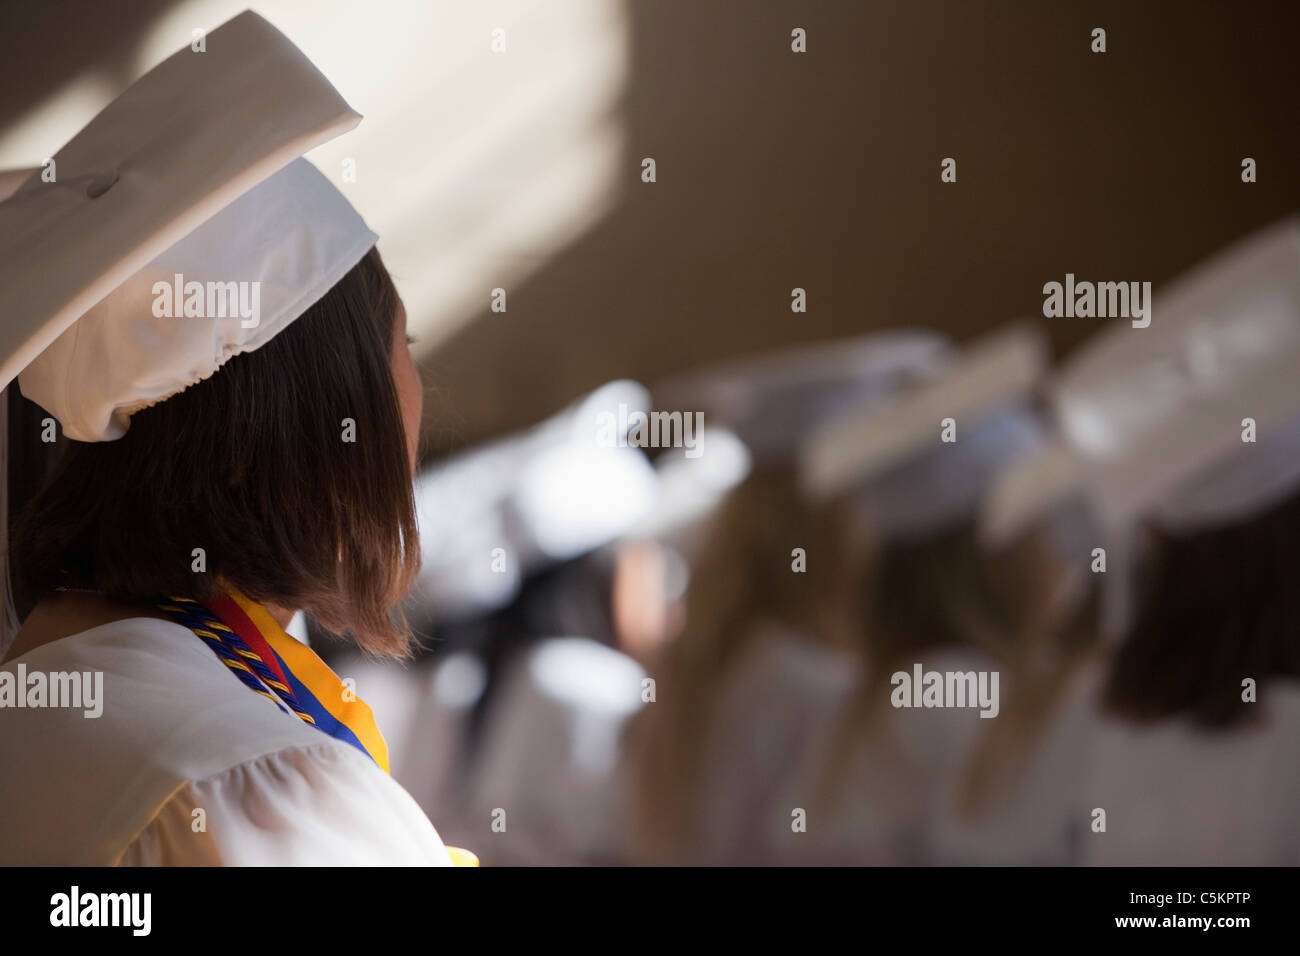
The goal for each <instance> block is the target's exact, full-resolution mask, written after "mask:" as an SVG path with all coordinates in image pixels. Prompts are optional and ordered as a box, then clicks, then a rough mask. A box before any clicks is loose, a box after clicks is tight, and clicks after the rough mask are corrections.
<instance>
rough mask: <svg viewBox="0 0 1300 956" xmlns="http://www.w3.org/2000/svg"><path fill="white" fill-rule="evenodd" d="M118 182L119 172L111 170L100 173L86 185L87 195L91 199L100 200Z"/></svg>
mask: <svg viewBox="0 0 1300 956" xmlns="http://www.w3.org/2000/svg"><path fill="white" fill-rule="evenodd" d="M116 182H117V170H115V169H110V170H109V171H108V172H105V173H99V174H98V175H96V176H94V177H93V178H92V179H91V180H90V182H88V183H87V184H86V195H87V196H88V197H89V198H91V199H98V198H99V197H100V196H102V195H104V193H106V192H108V191H109V190H110V189H112V188H113V184H114V183H116Z"/></svg>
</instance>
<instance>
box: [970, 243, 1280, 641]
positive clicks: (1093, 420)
mask: <svg viewBox="0 0 1300 956" xmlns="http://www.w3.org/2000/svg"><path fill="white" fill-rule="evenodd" d="M1151 314H1152V321H1151V324H1150V326H1148V327H1147V328H1136V329H1135V328H1133V327H1131V326H1130V325H1128V324H1127V323H1125V324H1123V325H1116V326H1114V327H1111V328H1108V329H1106V330H1105V331H1104V332H1102V333H1101V334H1099V335H1098V336H1097V337H1096V338H1094V339H1093V340H1092V341H1090V342H1089V343H1087V344H1086V345H1085V346H1084V347H1083V348H1081V349H1080V350H1079V352H1078V353H1077V354H1076V355H1075V356H1073V357H1072V358H1071V359H1070V361H1069V362H1067V363H1066V365H1065V366H1064V367H1063V368H1062V369H1061V371H1060V373H1059V374H1058V376H1057V377H1056V380H1055V381H1054V382H1053V383H1052V385H1051V386H1050V387H1049V389H1048V392H1049V396H1050V399H1051V402H1052V405H1053V407H1054V410H1055V412H1056V417H1057V418H1058V420H1059V424H1060V432H1061V441H1060V442H1059V444H1057V445H1056V446H1054V447H1052V448H1051V449H1049V450H1046V451H1043V452H1041V453H1040V454H1038V455H1036V456H1033V457H1029V458H1026V459H1024V460H1022V461H1019V462H1016V463H1015V464H1014V465H1013V466H1012V467H1011V468H1009V469H1008V471H1007V473H1006V474H1005V475H1004V476H1003V477H1002V478H1001V479H1000V480H999V482H998V486H997V488H995V490H994V491H993V493H992V494H991V495H990V497H989V500H988V502H987V506H986V511H985V514H984V525H985V528H986V531H987V533H988V534H989V536H990V537H991V538H995V539H1006V538H1008V537H1010V536H1012V535H1015V534H1017V533H1019V531H1021V530H1023V529H1024V528H1025V527H1026V526H1028V525H1029V524H1031V523H1032V522H1033V521H1035V520H1037V519H1038V518H1039V517H1041V516H1042V515H1043V514H1044V513H1045V512H1047V511H1048V510H1050V509H1051V508H1053V507H1055V506H1056V505H1058V504H1060V503H1062V502H1064V501H1066V500H1068V499H1069V498H1071V497H1081V498H1083V499H1084V500H1086V501H1087V503H1088V505H1089V507H1090V508H1091V510H1092V511H1093V513H1094V515H1095V517H1096V519H1097V520H1098V521H1099V522H1100V524H1101V527H1102V529H1103V532H1104V534H1105V536H1106V542H1105V543H1106V545H1107V551H1108V554H1107V557H1108V571H1107V575H1106V578H1107V589H1106V594H1105V599H1106V604H1105V606H1104V608H1103V610H1104V614H1105V617H1106V621H1105V622H1104V624H1105V627H1106V629H1107V631H1108V633H1110V634H1112V635H1114V634H1117V633H1118V632H1119V631H1120V630H1121V629H1122V628H1123V627H1125V626H1126V624H1127V620H1128V615H1129V608H1128V603H1129V601H1128V588H1129V586H1130V583H1131V582H1129V581H1128V578H1129V576H1130V574H1131V571H1132V568H1131V567H1130V564H1131V560H1130V559H1131V556H1132V550H1133V546H1134V542H1133V538H1134V534H1135V532H1136V530H1137V528H1138V527H1139V526H1140V524H1141V523H1143V522H1144V521H1148V520H1153V521H1155V522H1156V523H1158V524H1161V525H1162V526H1165V527H1169V528H1176V529H1180V530H1190V529H1194V528H1197V527H1206V526H1209V525H1212V524H1216V523H1221V522H1225V521H1236V520H1241V519H1243V518H1247V517H1250V516H1251V515H1252V514H1256V513H1259V512H1260V511H1262V510H1266V509H1267V508H1269V507H1271V506H1272V505H1274V504H1276V503H1277V502H1278V501H1280V500H1282V499H1283V498H1284V497H1285V496H1286V495H1287V494H1290V493H1294V491H1295V490H1296V489H1297V488H1300V455H1297V454H1296V450H1297V446H1298V445H1300V389H1297V388H1296V386H1295V380H1296V376H1297V375H1298V374H1300V220H1296V219H1289V220H1285V221H1283V222H1281V223H1278V224H1275V225H1273V226H1271V227H1269V228H1267V229H1264V230H1261V231H1260V232H1257V233H1254V234H1252V235H1250V236H1248V237H1246V238H1245V239H1244V240H1242V241H1240V242H1238V243H1235V244H1233V245H1232V246H1230V247H1229V248H1228V249H1227V250H1225V251H1223V252H1222V253H1220V254H1218V255H1216V256H1214V257H1213V258H1211V259H1210V260H1209V261H1207V262H1205V263H1202V264H1201V265H1199V266H1197V267H1196V268H1195V269H1193V270H1192V271H1190V272H1189V273H1187V274H1186V275H1185V276H1183V277H1180V278H1179V279H1178V280H1177V281H1176V282H1174V283H1173V284H1172V285H1170V286H1169V287H1168V288H1167V289H1164V290H1161V292H1160V293H1159V294H1157V295H1156V296H1155V299H1154V302H1153V307H1152V312H1151ZM1246 418H1250V419H1253V420H1254V421H1255V423H1256V428H1257V431H1256V437H1257V441H1256V442H1254V443H1248V442H1243V441H1242V431H1243V419H1246ZM1117 559H1118V561H1117ZM1117 563H1118V564H1119V565H1120V566H1119V567H1118V568H1117V567H1116V564H1117Z"/></svg>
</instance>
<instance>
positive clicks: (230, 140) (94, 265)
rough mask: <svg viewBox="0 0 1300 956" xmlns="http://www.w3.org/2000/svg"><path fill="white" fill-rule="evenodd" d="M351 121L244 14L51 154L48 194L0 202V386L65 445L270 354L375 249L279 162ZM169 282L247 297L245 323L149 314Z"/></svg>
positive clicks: (271, 33)
mask: <svg viewBox="0 0 1300 956" xmlns="http://www.w3.org/2000/svg"><path fill="white" fill-rule="evenodd" d="M360 119H361V117H360V116H359V115H358V114H357V113H356V112H354V111H353V110H352V109H351V108H350V107H349V106H348V105H347V103H346V102H344V100H343V99H342V97H340V96H339V94H338V92H337V91H336V90H335V89H334V88H333V87H332V86H331V85H330V83H329V81H328V80H326V79H325V77H323V76H322V75H321V74H320V72H319V71H318V70H317V69H316V68H315V67H314V66H313V65H312V64H311V62H310V61H309V60H308V59H307V58H306V57H305V56H304V55H303V54H302V53H301V52H300V51H299V50H298V49H297V48H296V47H295V46H294V45H293V44H292V43H290V42H289V41H288V40H287V39H286V38H285V37H284V36H283V35H282V34H280V33H279V31H277V30H276V29H275V28H274V27H272V26H271V25H270V24H269V23H267V22H266V21H265V20H263V19H262V18H261V17H259V16H258V15H257V14H255V13H252V12H245V13H242V14H240V15H239V16H237V17H235V18H234V19H232V20H230V21H229V22H227V23H226V24H224V25H223V26H221V27H220V28H219V29H217V30H215V31H213V32H212V33H210V34H209V35H208V37H207V43H206V52H194V51H192V50H190V49H188V48H186V49H184V50H182V51H181V52H179V53H177V54H175V55H174V56H172V57H170V58H169V59H167V60H165V61H164V62H163V63H161V64H159V65H158V66H157V67H155V68H154V69H153V70H151V71H150V72H149V73H147V74H146V75H145V76H143V77H142V78H141V79H140V80H138V81H137V82H136V83H135V84H133V85H132V86H131V87H129V88H128V89H127V90H126V92H124V93H123V94H122V95H121V96H119V97H118V98H117V99H116V100H114V101H113V102H112V103H110V104H109V105H108V106H107V107H105V108H104V110H103V111H102V112H100V113H99V115H97V116H96V117H95V118H94V119H93V120H91V122H90V123H89V124H88V125H87V126H86V127H85V128H84V129H83V130H82V131H81V132H80V133H78V134H77V135H76V136H75V137H73V139H72V140H71V141H70V142H69V143H68V144H67V145H66V146H64V147H63V148H62V149H61V150H59V151H58V152H57V153H56V154H55V155H54V166H53V170H54V181H52V182H46V181H44V179H43V178H42V176H41V175H33V176H29V177H28V178H27V179H26V181H25V182H23V184H22V185H21V186H20V187H19V188H18V189H17V190H16V191H15V192H13V194H12V195H11V196H9V198H8V199H6V200H5V201H4V202H2V203H0V305H2V306H3V312H4V316H5V322H4V325H3V327H2V328H0V385H7V384H8V383H9V382H11V381H12V380H13V379H14V378H15V377H17V376H18V375H19V374H20V373H23V372H24V370H25V369H26V370H27V371H26V373H24V374H23V376H22V381H21V383H20V384H21V387H22V389H23V391H24V394H27V395H29V396H30V397H32V398H33V399H35V400H36V401H38V402H39V403H40V404H41V405H42V406H43V407H45V408H46V410H47V411H49V412H50V413H51V414H53V415H55V417H56V418H58V419H59V420H60V422H61V423H62V424H63V425H64V429H65V431H66V433H67V434H68V435H69V437H72V438H77V439H80V440H84V441H98V440H108V439H113V438H117V437H120V436H121V434H122V433H123V432H124V431H125V428H126V424H127V417H128V416H129V414H130V412H131V411H132V410H134V409H135V408H138V407H141V406H143V405H147V404H151V403H153V402H156V401H160V400H161V399H163V398H165V397H167V396H168V395H170V394H175V393H176V392H178V391H180V390H182V389H183V388H185V387H187V386H189V385H192V384H194V383H195V382H197V381H199V380H201V379H202V378H205V377H207V376H208V375H210V374H212V372H213V371H215V370H216V368H218V367H219V366H220V365H221V363H222V362H224V361H225V360H226V359H227V358H229V357H230V356H231V355H234V354H236V353H238V352H241V351H249V350H251V349H255V348H257V347H258V346H259V345H261V344H263V343H264V342H266V341H267V340H269V339H270V338H271V337H272V336H274V335H275V334H276V333H277V332H279V331H280V330H281V329H282V328H284V327H285V326H286V325H288V324H289V323H290V322H292V321H293V320H294V319H295V318H297V317H298V316H299V315H301V314H302V313H303V312H304V311H306V309H307V308H308V307H310V306H311V305H312V304H313V303H314V302H315V301H316V300H317V299H319V298H320V297H321V296H322V295H324V293H325V292H327V291H328V290H329V288H330V287H331V286H332V285H333V284H334V283H335V282H337V281H338V280H339V279H340V278H341V277H342V276H343V275H344V274H345V273H346V272H347V271H348V269H350V268H351V267H352V266H354V265H356V263H357V262H358V261H360V259H361V257H362V256H363V255H364V254H365V253H366V251H367V250H368V249H369V248H370V247H371V246H373V245H374V243H375V240H376V237H375V235H374V234H373V233H372V232H370V230H369V229H367V228H366V226H365V223H364V222H362V220H361V218H360V217H359V216H358V215H357V214H356V212H355V211H354V210H352V208H351V206H350V205H349V204H348V203H347V201H346V199H344V198H343V196H342V195H341V194H340V193H338V191H337V190H336V189H335V188H334V187H333V186H332V185H330V184H329V182H328V181H327V180H325V178H324V177H323V176H321V175H320V174H319V173H318V172H316V171H315V170H314V169H313V168H312V167H310V165H309V164H308V163H306V161H298V162H295V160H298V158H299V157H300V156H301V155H302V154H303V152H305V151H306V150H308V149H311V148H312V147H314V146H317V145H320V144H321V143H324V142H326V141H328V140H330V139H333V138H334V137H336V136H338V135H339V134H341V133H343V132H345V131H347V130H349V129H351V128H353V127H354V126H356V124H357V123H358V122H359V121H360ZM177 274H179V275H181V276H182V279H181V280H180V281H181V282H182V283H183V284H185V283H190V282H198V283H202V288H203V289H204V290H205V293H206V291H207V290H208V288H209V285H208V284H209V283H212V284H213V286H214V287H215V285H216V284H217V283H221V284H222V288H221V289H219V290H218V289H215V288H214V291H219V292H222V293H226V292H228V291H229V289H230V286H227V285H225V284H226V283H235V284H236V287H237V284H238V283H241V282H242V283H252V282H258V283H260V286H258V287H257V288H258V295H259V306H260V309H259V315H258V316H257V324H256V325H255V326H251V327H250V323H251V322H252V321H253V318H252V317H248V318H246V317H245V316H244V315H243V314H240V313H238V312H236V314H235V315H234V316H233V317H220V316H210V317H208V316H205V317H197V316H194V315H190V316H186V315H185V301H184V300H182V301H181V302H173V303H172V310H173V312H174V314H175V315H177V316H178V317H175V318H173V317H170V316H166V315H164V316H156V315H155V314H154V308H153V306H154V304H155V301H157V296H156V295H155V292H154V284H155V282H167V281H169V280H170V281H173V282H174V281H176V280H175V277H176V275H177ZM192 288H193V287H191V289H192ZM253 288H254V287H253V286H251V285H249V286H246V289H247V290H248V291H249V293H250V295H249V299H250V300H251V291H252V289H253ZM182 289H183V291H185V295H186V298H187V299H188V298H189V290H185V289H184V285H182ZM195 301H196V302H197V300H195ZM210 301H211V302H213V303H214V304H217V305H218V308H217V309H216V310H215V311H218V312H220V311H225V312H226V313H229V312H230V311H231V310H230V304H229V302H228V301H227V302H226V303H225V307H224V309H222V307H221V305H220V301H221V300H220V299H219V298H214V299H209V298H208V296H207V295H206V294H205V295H204V297H203V302H204V305H203V308H202V311H204V312H207V311H209V309H208V308H207V306H208V303H209V302H210ZM79 320H80V321H79ZM83 336H85V338H84V339H83ZM43 353H45V354H43Z"/></svg>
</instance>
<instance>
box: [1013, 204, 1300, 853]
mask: <svg viewBox="0 0 1300 956" xmlns="http://www.w3.org/2000/svg"><path fill="white" fill-rule="evenodd" d="M1297 375H1300V222H1298V221H1297V220H1295V219H1294V218H1292V219H1289V220H1286V221H1284V222H1281V223H1279V224H1276V225H1274V226H1272V227H1269V228H1266V229H1263V230H1260V231H1259V232H1257V233H1255V234H1252V235H1251V236H1248V237H1247V238H1245V239H1244V240H1241V241H1239V242H1237V243H1235V244H1233V245H1232V246H1230V247H1229V248H1228V249H1227V250H1225V251H1223V252H1222V253H1220V254H1218V255H1216V256H1214V257H1212V258H1211V259H1210V260H1208V261H1207V262H1205V263H1202V264H1201V265H1199V266H1198V267H1197V268H1195V269H1194V270H1192V271H1191V272H1189V273H1188V274H1187V275H1185V276H1183V277H1181V278H1180V279H1179V280H1177V281H1176V282H1174V283H1173V284H1172V285H1171V286H1170V287H1169V288H1168V289H1165V290H1161V291H1160V292H1158V293H1157V295H1156V297H1155V299H1154V303H1153V309H1152V319H1151V324H1150V326H1149V327H1147V328H1132V327H1130V326H1129V325H1127V324H1124V325H1119V326H1116V327H1114V328H1110V329H1107V330H1106V331H1105V332H1104V333H1102V334H1101V335H1099V336H1098V337H1097V338H1096V339H1095V340H1093V341H1092V342H1090V343H1088V344H1087V345H1085V346H1084V347H1083V348H1082V349H1081V350H1080V351H1079V352H1078V353H1077V354H1076V355H1074V356H1072V358H1071V360H1070V361H1069V363H1067V365H1066V366H1065V367H1064V368H1063V369H1062V370H1061V372H1060V373H1059V375H1058V376H1057V379H1056V381H1055V382H1054V383H1053V385H1052V387H1051V389H1050V392H1051V394H1052V398H1053V405H1054V408H1055V410H1056V413H1057V417H1058V419H1059V420H1060V432H1061V438H1062V440H1061V442H1060V443H1059V444H1058V445H1057V446H1056V447H1054V448H1050V449H1045V450H1043V451H1042V452H1041V453H1039V454H1037V455H1035V456H1031V457H1029V458H1027V459H1025V460H1024V461H1023V462H1020V463H1018V465H1017V466H1016V467H1013V468H1012V469H1011V470H1009V472H1008V473H1007V475H1006V476H1005V478H1004V479H1003V480H1002V481H1001V482H999V489H998V491H997V493H996V494H995V495H993V496H992V497H991V499H990V502H989V504H988V518H987V520H988V523H989V525H990V528H991V529H992V530H993V531H994V532H995V533H996V534H999V535H1002V536H1006V535H1010V534H1013V533H1015V531H1016V529H1018V528H1020V527H1023V526H1025V525H1026V524H1028V523H1031V522H1033V521H1036V520H1039V519H1040V518H1041V517H1042V516H1043V515H1044V514H1047V513H1049V512H1050V511H1051V510H1052V509H1053V508H1055V507H1059V506H1060V505H1061V504H1062V503H1063V502H1066V501H1069V500H1072V499H1077V500H1082V501H1084V502H1086V503H1087V505H1088V507H1089V508H1090V510H1091V511H1092V512H1093V514H1094V515H1095V517H1096V520H1097V523H1098V530H1099V534H1098V535H1097V537H1096V538H1095V540H1094V541H1093V542H1092V543H1090V544H1089V545H1088V547H1089V548H1090V549H1093V548H1095V549H1099V550H1098V551H1091V550H1090V555H1092V556H1093V557H1092V560H1094V562H1095V561H1096V560H1097V555H1099V553H1100V552H1101V551H1104V556H1105V567H1104V572H1099V573H1098V574H1097V575H1096V576H1097V579H1098V580H1099V581H1100V583H1101V588H1102V590H1101V596H1102V620H1101V625H1102V633H1103V638H1104V643H1105V647H1106V648H1107V650H1108V651H1109V654H1108V657H1107V659H1105V660H1104V661H1102V662H1099V663H1098V665H1097V666H1095V667H1094V668H1091V687H1092V691H1091V696H1090V698H1089V700H1088V702H1089V704H1090V705H1091V713H1092V720H1093V726H1092V728H1091V730H1090V732H1089V733H1088V734H1087V735H1086V737H1085V738H1084V739H1083V740H1082V741H1080V740H1079V738H1078V735H1077V734H1076V735H1072V741H1073V742H1072V743H1071V745H1069V746H1068V747H1063V748H1062V749H1063V751H1064V752H1066V753H1068V756H1069V758H1070V759H1071V760H1072V761H1073V762H1074V764H1075V766H1076V767H1077V768H1079V770H1080V772H1078V773H1076V774H1073V775H1072V777H1071V779H1072V781H1073V784H1074V786H1075V789H1076V792H1075V794H1074V796H1073V799H1072V801H1071V805H1070V808H1069V809H1070V815H1071V817H1072V821H1073V822H1072V826H1073V827H1074V828H1076V829H1077V831H1078V832H1079V833H1080V834H1081V835H1080V837H1079V838H1078V841H1077V842H1078V852H1077V854H1076V859H1077V860H1078V862H1082V863H1096V864H1106V865H1294V864H1295V863H1296V862H1297V861H1300V816H1297V813H1296V808H1297V806H1300V760H1297V754H1298V753H1300V751H1298V750H1297V745H1296V741H1297V738H1298V737H1300V640H1298V639H1297V633H1298V632H1300V600H1298V599H1297V597H1296V589H1295V586H1294V576H1295V569H1296V567H1297V566H1298V565H1300V389H1297V388H1296V385H1295V382H1296V378H1297ZM1097 569H1098V568H1097V566H1096V565H1094V570H1097Z"/></svg>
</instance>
